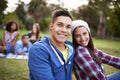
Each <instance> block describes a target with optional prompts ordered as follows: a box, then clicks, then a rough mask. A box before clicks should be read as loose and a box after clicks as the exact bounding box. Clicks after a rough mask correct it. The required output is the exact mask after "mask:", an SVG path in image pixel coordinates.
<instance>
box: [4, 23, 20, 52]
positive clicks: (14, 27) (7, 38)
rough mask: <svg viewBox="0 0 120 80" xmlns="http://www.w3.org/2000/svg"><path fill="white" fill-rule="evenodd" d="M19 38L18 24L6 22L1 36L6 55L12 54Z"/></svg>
mask: <svg viewBox="0 0 120 80" xmlns="http://www.w3.org/2000/svg"><path fill="white" fill-rule="evenodd" d="M18 37H19V32H18V24H17V22H15V21H8V22H7V23H6V31H5V32H4V35H3V43H4V45H5V47H6V52H7V53H14V46H15V44H16V41H17V39H18Z"/></svg>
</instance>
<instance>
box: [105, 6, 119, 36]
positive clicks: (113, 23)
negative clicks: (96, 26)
mask: <svg viewBox="0 0 120 80" xmlns="http://www.w3.org/2000/svg"><path fill="white" fill-rule="evenodd" d="M109 18H110V19H109V20H108V23H107V24H108V26H107V30H108V34H109V35H111V36H114V37H120V35H119V34H120V8H116V9H115V10H114V11H113V12H111V14H110V17H109Z"/></svg>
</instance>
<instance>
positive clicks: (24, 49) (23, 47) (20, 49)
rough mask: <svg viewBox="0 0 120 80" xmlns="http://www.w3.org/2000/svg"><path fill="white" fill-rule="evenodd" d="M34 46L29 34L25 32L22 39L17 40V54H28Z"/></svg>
mask: <svg viewBox="0 0 120 80" xmlns="http://www.w3.org/2000/svg"><path fill="white" fill-rule="evenodd" d="M31 46H32V43H31V42H30V41H29V37H28V35H26V34H24V35H23V36H22V40H19V41H17V42H16V45H15V54H16V55H27V56H28V54H29V52H28V51H29V50H30V48H31Z"/></svg>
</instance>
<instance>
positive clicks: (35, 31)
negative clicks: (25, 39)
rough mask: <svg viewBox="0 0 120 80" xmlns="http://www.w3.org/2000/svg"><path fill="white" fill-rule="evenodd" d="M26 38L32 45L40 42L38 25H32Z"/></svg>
mask: <svg viewBox="0 0 120 80" xmlns="http://www.w3.org/2000/svg"><path fill="white" fill-rule="evenodd" d="M28 36H29V38H30V42H32V43H34V42H36V41H39V40H40V38H41V37H40V27H39V24H38V23H35V24H33V26H32V31H31V32H30V33H28Z"/></svg>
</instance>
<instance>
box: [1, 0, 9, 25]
mask: <svg viewBox="0 0 120 80" xmlns="http://www.w3.org/2000/svg"><path fill="white" fill-rule="evenodd" d="M6 7H7V1H6V0H0V25H1V24H2V19H3V18H4V14H3V11H4V10H5V8H6Z"/></svg>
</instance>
